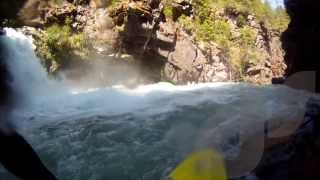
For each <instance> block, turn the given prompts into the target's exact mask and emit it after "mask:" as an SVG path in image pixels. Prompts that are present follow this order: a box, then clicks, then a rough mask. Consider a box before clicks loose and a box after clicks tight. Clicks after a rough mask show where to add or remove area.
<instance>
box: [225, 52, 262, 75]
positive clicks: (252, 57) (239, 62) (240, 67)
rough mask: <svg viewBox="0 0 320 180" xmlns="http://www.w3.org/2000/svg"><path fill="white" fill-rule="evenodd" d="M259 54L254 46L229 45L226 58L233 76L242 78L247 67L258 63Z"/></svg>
mask: <svg viewBox="0 0 320 180" xmlns="http://www.w3.org/2000/svg"><path fill="white" fill-rule="evenodd" d="M261 58H262V57H261V54H260V52H258V51H257V50H255V49H254V48H246V47H241V46H234V47H231V48H230V49H229V51H228V59H229V62H230V65H231V68H232V71H233V73H234V76H235V77H238V78H239V80H243V78H244V77H245V73H246V71H247V70H248V68H250V67H252V66H255V65H258V64H259V63H260V60H261Z"/></svg>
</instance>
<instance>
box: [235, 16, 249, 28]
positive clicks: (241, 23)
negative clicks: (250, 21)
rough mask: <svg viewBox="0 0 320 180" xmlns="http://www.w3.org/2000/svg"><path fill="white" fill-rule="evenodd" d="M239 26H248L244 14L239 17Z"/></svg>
mask: <svg viewBox="0 0 320 180" xmlns="http://www.w3.org/2000/svg"><path fill="white" fill-rule="evenodd" d="M236 21H237V26H239V27H243V26H245V25H246V24H247V18H246V17H245V16H244V15H243V14H240V15H239V16H237V19H236Z"/></svg>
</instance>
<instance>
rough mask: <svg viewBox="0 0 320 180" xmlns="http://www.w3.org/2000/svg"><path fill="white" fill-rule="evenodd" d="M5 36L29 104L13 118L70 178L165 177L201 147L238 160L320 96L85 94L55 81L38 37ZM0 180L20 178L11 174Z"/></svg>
mask: <svg viewBox="0 0 320 180" xmlns="http://www.w3.org/2000/svg"><path fill="white" fill-rule="evenodd" d="M6 33H7V34H6V36H3V37H1V42H2V44H3V46H4V47H5V48H6V52H7V54H6V56H5V57H6V63H7V65H8V69H9V71H10V72H11V74H12V77H13V78H12V79H13V81H12V87H13V88H14V90H15V92H16V93H17V94H18V96H19V97H21V99H23V100H25V103H23V108H21V109H18V110H16V111H15V112H14V113H15V115H16V117H19V121H18V122H17V123H21V124H22V128H21V129H20V131H21V133H22V134H24V135H25V137H26V138H27V139H28V140H29V141H30V143H31V144H32V145H33V146H34V147H35V149H36V150H37V151H38V152H39V154H40V157H41V158H42V160H43V161H44V162H45V163H46V164H47V165H48V166H49V168H50V169H52V170H53V172H54V173H55V174H57V176H58V177H59V179H62V180H63V179H68V180H70V179H74V180H88V179H117V180H121V179H123V180H128V179H134V180H135V179H147V180H149V179H150V180H156V179H161V178H163V177H165V176H166V175H168V173H169V172H170V171H172V170H173V169H174V168H175V166H176V165H177V164H178V163H179V162H181V161H182V160H183V159H184V158H185V157H186V155H188V154H189V153H191V152H193V151H196V150H198V149H202V148H214V149H216V150H217V151H218V152H220V153H221V155H222V156H223V157H225V159H234V158H237V156H238V155H239V152H240V151H239V147H240V146H241V145H242V144H243V143H244V142H245V141H247V140H248V139H255V138H258V137H260V138H263V135H264V134H263V128H264V123H265V122H266V121H268V122H269V125H270V128H275V129H279V128H282V127H283V125H284V124H288V123H290V124H291V125H292V124H299V123H300V121H301V119H302V117H303V114H304V111H305V103H306V101H307V100H308V99H309V98H310V97H312V96H314V95H312V94H308V93H306V92H303V91H296V90H293V89H290V88H288V87H284V86H264V87H257V86H253V85H249V84H237V83H208V84H193V85H186V86H174V85H172V84H169V83H158V84H153V85H144V86H140V87H138V88H135V89H127V88H125V87H106V88H100V89H90V90H76V89H73V88H70V87H64V85H63V82H58V81H55V80H50V79H49V78H48V75H47V73H46V71H45V70H44V68H43V67H42V66H41V64H40V60H39V59H38V58H37V57H36V55H35V53H34V48H33V44H32V39H31V38H30V37H27V36H25V35H23V34H22V33H20V32H17V31H15V30H13V29H6ZM21 101H22V100H21ZM288 133H292V132H288ZM282 135H285V134H282ZM277 136H279V134H277ZM280 136H281V135H280ZM261 142H263V139H262V140H261ZM257 148H258V147H257ZM258 151H259V150H258ZM259 153H260V151H259ZM259 153H258V154H256V155H257V156H259ZM257 159H259V157H257ZM252 165H253V164H250V163H249V164H246V162H244V163H242V165H241V166H243V169H245V170H249V168H251V167H249V166H252ZM0 177H4V179H8V180H9V179H13V178H12V177H11V176H10V175H8V174H7V173H6V172H5V171H4V170H0Z"/></svg>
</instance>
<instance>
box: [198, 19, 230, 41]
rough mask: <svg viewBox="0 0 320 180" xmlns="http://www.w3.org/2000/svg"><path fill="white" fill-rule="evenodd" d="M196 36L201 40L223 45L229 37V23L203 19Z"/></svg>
mask: <svg viewBox="0 0 320 180" xmlns="http://www.w3.org/2000/svg"><path fill="white" fill-rule="evenodd" d="M197 38H198V39H199V40H201V41H207V42H208V41H213V42H216V43H218V44H219V45H221V46H222V47H225V46H227V45H228V41H230V38H231V28H230V25H229V24H228V23H227V22H225V21H223V20H214V21H212V20H205V21H204V22H203V23H200V24H199V26H198V30H197Z"/></svg>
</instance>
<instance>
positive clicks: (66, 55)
mask: <svg viewBox="0 0 320 180" xmlns="http://www.w3.org/2000/svg"><path fill="white" fill-rule="evenodd" d="M36 46H37V52H38V54H39V55H40V57H42V58H43V59H44V61H45V62H44V63H45V65H46V67H47V68H48V69H49V71H50V72H54V71H56V70H57V69H58V68H60V67H64V66H66V65H67V64H68V63H69V62H70V61H71V60H72V59H75V58H77V59H85V58H86V56H87V53H88V50H87V48H86V43H85V36H84V35H83V34H82V33H79V34H75V33H73V32H72V29H71V27H70V26H69V25H64V26H59V25H52V26H50V27H48V28H47V29H46V33H45V35H43V37H42V38H40V40H39V41H36ZM52 64H56V66H55V67H51V65H52ZM50 68H51V69H50ZM52 68H53V69H52Z"/></svg>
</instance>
